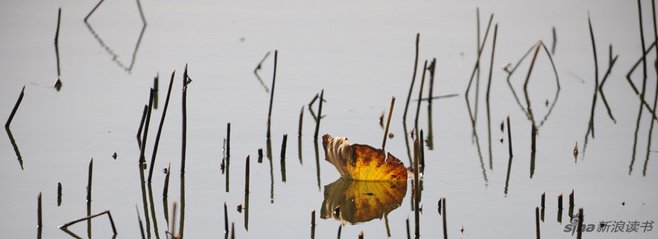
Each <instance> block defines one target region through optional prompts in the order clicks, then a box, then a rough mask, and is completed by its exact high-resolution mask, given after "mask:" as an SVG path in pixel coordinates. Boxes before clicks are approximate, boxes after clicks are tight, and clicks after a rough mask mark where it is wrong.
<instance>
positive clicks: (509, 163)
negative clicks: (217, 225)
mask: <svg viewBox="0 0 658 239" xmlns="http://www.w3.org/2000/svg"><path fill="white" fill-rule="evenodd" d="M507 146H508V147H507V148H508V150H509V159H508V161H507V176H506V178H505V195H507V189H508V188H509V177H510V173H511V172H512V159H513V158H514V154H513V153H512V125H511V124H510V119H509V115H508V116H507Z"/></svg>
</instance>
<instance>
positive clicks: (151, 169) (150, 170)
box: [148, 71, 176, 183]
mask: <svg viewBox="0 0 658 239" xmlns="http://www.w3.org/2000/svg"><path fill="white" fill-rule="evenodd" d="M175 75H176V71H174V72H172V73H171V80H169V88H168V89H167V98H165V105H164V109H163V110H162V117H160V125H159V126H158V132H157V133H156V134H155V143H154V144H153V154H152V155H151V165H149V177H148V183H151V178H152V177H153V168H154V165H155V158H156V155H157V154H158V145H159V144H160V135H162V127H163V126H164V121H165V117H166V116H167V108H168V106H169V98H170V96H171V88H172V86H173V85H174V76H175ZM155 82H158V77H155ZM156 87H157V86H156ZM154 91H156V92H157V89H154Z"/></svg>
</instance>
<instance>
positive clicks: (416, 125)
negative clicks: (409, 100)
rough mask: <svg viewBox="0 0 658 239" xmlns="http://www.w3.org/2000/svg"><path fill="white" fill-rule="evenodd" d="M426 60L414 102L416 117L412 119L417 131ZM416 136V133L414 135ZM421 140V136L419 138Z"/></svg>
mask: <svg viewBox="0 0 658 239" xmlns="http://www.w3.org/2000/svg"><path fill="white" fill-rule="evenodd" d="M426 69H427V60H425V63H424V64H423V74H422V76H421V77H420V90H419V91H418V104H416V118H415V119H414V128H415V129H416V131H418V116H419V115H420V103H421V100H420V99H421V98H423V86H424V85H425V72H427V70H426ZM416 137H418V135H416ZM421 140H422V138H421Z"/></svg>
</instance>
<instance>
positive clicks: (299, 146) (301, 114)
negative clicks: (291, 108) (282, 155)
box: [297, 105, 304, 165]
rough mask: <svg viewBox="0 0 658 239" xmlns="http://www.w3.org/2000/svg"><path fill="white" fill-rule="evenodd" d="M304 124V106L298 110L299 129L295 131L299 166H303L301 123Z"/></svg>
mask: <svg viewBox="0 0 658 239" xmlns="http://www.w3.org/2000/svg"><path fill="white" fill-rule="evenodd" d="M303 122H304V105H302V108H301V109H300V110H299V128H298V129H297V130H298V131H297V154H298V155H299V164H301V165H303V164H304V161H303V160H302V123H303Z"/></svg>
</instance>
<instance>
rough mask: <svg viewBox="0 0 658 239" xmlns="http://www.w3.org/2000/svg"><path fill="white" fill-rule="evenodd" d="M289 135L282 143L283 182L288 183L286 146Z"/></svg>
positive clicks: (286, 135) (284, 136)
mask: <svg viewBox="0 0 658 239" xmlns="http://www.w3.org/2000/svg"><path fill="white" fill-rule="evenodd" d="M287 142H288V134H284V135H283V141H282V142H281V180H282V181H283V182H284V183H285V182H286V145H287V144H288V143H287Z"/></svg>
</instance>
